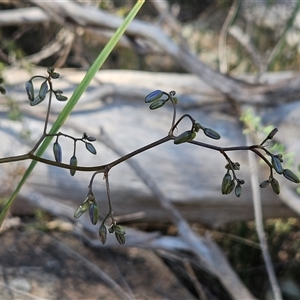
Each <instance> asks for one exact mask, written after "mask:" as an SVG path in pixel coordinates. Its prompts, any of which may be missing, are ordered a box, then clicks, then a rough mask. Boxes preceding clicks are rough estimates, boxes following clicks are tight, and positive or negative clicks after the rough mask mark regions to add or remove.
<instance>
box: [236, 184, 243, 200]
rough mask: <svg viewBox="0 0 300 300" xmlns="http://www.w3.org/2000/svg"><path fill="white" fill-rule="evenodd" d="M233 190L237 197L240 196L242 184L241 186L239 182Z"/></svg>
mask: <svg viewBox="0 0 300 300" xmlns="http://www.w3.org/2000/svg"><path fill="white" fill-rule="evenodd" d="M234 192H235V195H236V196H237V197H240V196H241V194H242V186H241V185H240V184H239V183H238V184H237V186H236V187H235V190H234Z"/></svg>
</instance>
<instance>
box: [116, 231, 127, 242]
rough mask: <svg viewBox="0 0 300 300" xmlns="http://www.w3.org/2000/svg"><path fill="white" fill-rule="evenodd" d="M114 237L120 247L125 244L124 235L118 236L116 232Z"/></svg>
mask: <svg viewBox="0 0 300 300" xmlns="http://www.w3.org/2000/svg"><path fill="white" fill-rule="evenodd" d="M115 236H116V239H117V241H118V242H119V244H121V245H123V244H125V236H124V234H120V233H118V232H115Z"/></svg>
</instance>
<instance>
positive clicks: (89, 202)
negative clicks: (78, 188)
mask: <svg viewBox="0 0 300 300" xmlns="http://www.w3.org/2000/svg"><path fill="white" fill-rule="evenodd" d="M87 210H88V211H89V217H90V221H91V223H92V224H93V225H96V224H97V223H98V214H99V213H98V205H97V202H96V199H95V196H94V194H93V192H92V191H91V190H89V192H88V194H87V196H86V198H85V200H84V201H83V203H81V204H80V205H79V206H78V208H77V209H76V211H75V213H74V218H75V219H78V218H79V217H81V216H82V215H83V214H84V213H85V212H86V211H87ZM109 216H111V212H110V213H109V214H108V215H107V216H106V217H105V218H104V220H103V221H102V223H101V225H100V227H99V237H100V240H101V242H102V244H103V245H104V244H105V243H106V238H107V231H108V232H109V233H114V234H115V237H116V239H117V241H118V242H119V243H120V244H125V234H126V232H125V230H124V228H123V227H122V226H121V225H117V223H116V221H115V219H113V218H112V223H111V224H110V226H109V227H108V229H107V228H106V225H105V221H106V220H107V218H108V217H109Z"/></svg>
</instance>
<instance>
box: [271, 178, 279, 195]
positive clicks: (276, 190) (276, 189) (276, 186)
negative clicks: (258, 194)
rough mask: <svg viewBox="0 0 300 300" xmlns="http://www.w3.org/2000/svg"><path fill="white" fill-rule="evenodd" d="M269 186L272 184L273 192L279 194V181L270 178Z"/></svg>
mask: <svg viewBox="0 0 300 300" xmlns="http://www.w3.org/2000/svg"><path fill="white" fill-rule="evenodd" d="M271 186H272V189H273V191H274V193H275V194H277V195H279V194H280V186H279V182H278V181H277V180H276V179H275V178H272V179H271Z"/></svg>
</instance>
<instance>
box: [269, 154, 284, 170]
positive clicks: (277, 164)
mask: <svg viewBox="0 0 300 300" xmlns="http://www.w3.org/2000/svg"><path fill="white" fill-rule="evenodd" d="M271 162H272V166H273V168H274V169H275V171H276V172H277V173H278V174H282V173H283V168H282V165H281V161H280V158H278V157H277V156H275V155H272V159H271Z"/></svg>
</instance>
